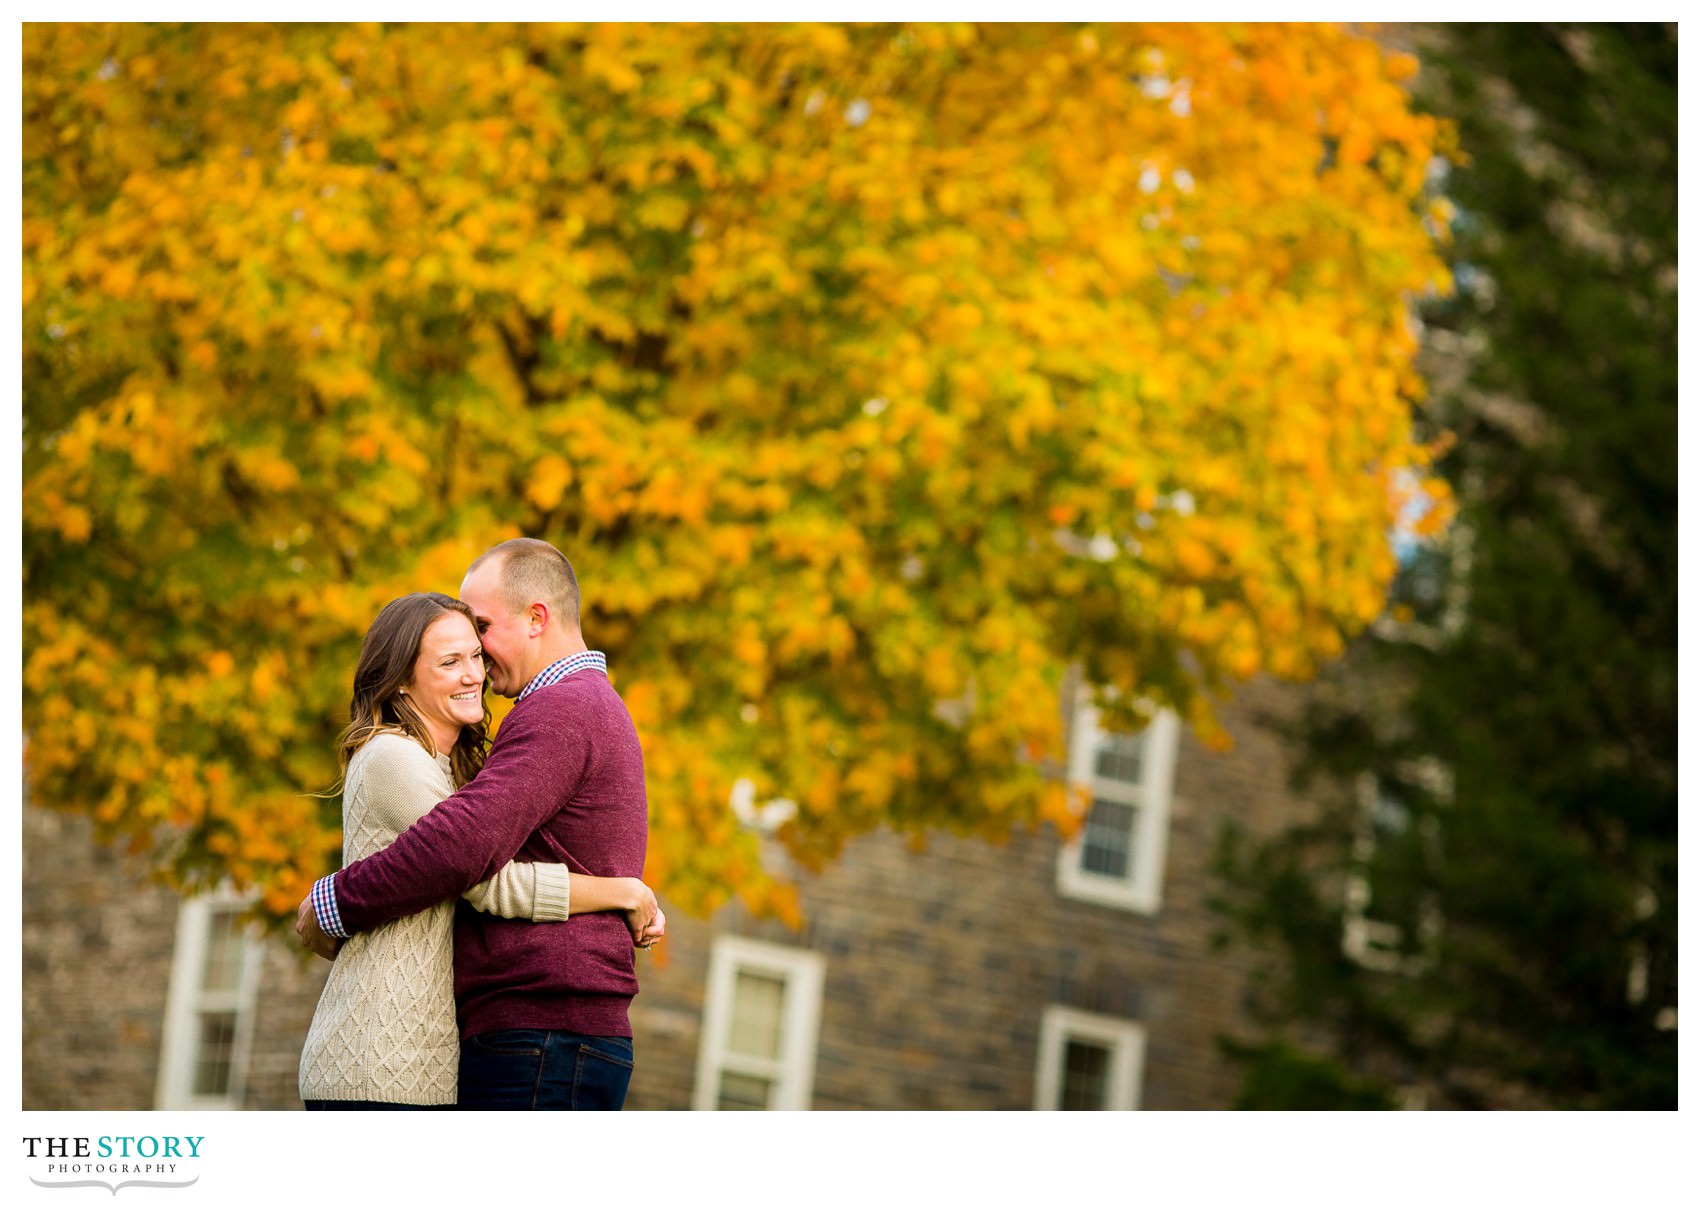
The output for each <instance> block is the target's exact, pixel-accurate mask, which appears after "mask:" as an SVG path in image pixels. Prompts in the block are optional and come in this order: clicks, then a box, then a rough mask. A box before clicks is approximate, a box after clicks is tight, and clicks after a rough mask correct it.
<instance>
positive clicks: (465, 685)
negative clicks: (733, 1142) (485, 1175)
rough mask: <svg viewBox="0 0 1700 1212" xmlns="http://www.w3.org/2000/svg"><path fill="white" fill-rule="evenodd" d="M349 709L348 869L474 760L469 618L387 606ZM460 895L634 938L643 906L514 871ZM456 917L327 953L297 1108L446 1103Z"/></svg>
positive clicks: (448, 906) (475, 682) (473, 767)
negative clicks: (596, 924)
mask: <svg viewBox="0 0 1700 1212" xmlns="http://www.w3.org/2000/svg"><path fill="white" fill-rule="evenodd" d="M350 715H351V717H352V718H351V720H350V722H349V725H348V728H347V730H346V731H344V733H343V735H342V739H341V742H340V746H339V753H338V756H339V759H340V763H341V765H342V768H343V790H342V806H343V807H342V811H343V816H342V826H343V843H342V861H343V863H344V864H345V865H346V864H348V863H351V862H353V861H355V860H356V859H360V858H364V857H366V856H367V855H369V854H372V853H375V852H376V851H378V850H381V849H382V848H383V847H385V846H387V845H389V843H390V842H392V841H394V840H395V839H396V837H397V836H399V835H400V833H401V832H402V831H403V830H404V829H406V828H407V827H408V826H409V825H411V824H413V822H414V821H416V820H418V819H419V818H420V817H421V816H423V815H425V813H427V812H429V811H430V810H431V809H432V808H433V807H434V806H435V805H436V804H437V802H438V801H439V800H442V799H446V798H447V797H448V796H449V795H450V794H451V793H452V792H453V790H454V788H456V787H459V786H460V785H461V784H463V783H465V782H466V781H467V780H468V779H470V778H471V777H472V776H473V775H475V774H477V773H478V770H479V768H480V767H481V766H482V765H483V762H484V755H485V751H486V749H487V747H488V740H487V736H486V730H487V727H488V722H489V715H488V713H487V712H486V710H485V707H484V655H483V650H482V648H481V647H480V646H479V642H478V629H477V627H476V626H475V624H474V622H473V615H472V611H471V609H470V608H468V607H467V606H466V604H465V603H463V602H459V601H456V600H455V599H454V598H451V597H448V596H447V595H445V594H440V593H413V594H408V595H407V596H406V597H403V598H397V599H396V600H395V601H393V602H391V603H390V604H389V605H388V606H385V607H384V609H383V610H382V611H380V612H379V614H378V617H377V618H376V619H375V620H374V621H373V623H372V626H371V628H370V630H368V631H367V633H366V638H365V641H364V643H363V644H362V645H361V649H360V661H359V663H358V665H357V666H356V668H355V671H354V697H353V701H352V704H351V707H350ZM465 899H466V900H467V902H468V903H470V904H471V905H472V906H473V908H475V909H478V910H480V911H482V912H485V913H493V914H497V915H499V916H502V917H524V918H531V919H532V920H535V921H564V920H566V917H567V910H568V906H569V904H570V905H571V906H572V907H573V909H574V910H575V911H577V912H580V913H587V912H597V911H601V910H619V911H622V912H625V913H626V914H627V920H628V925H630V926H631V927H632V929H633V930H634V933H635V932H637V931H638V930H639V929H640V928H641V925H642V922H646V921H647V920H648V913H647V908H651V907H653V903H654V897H653V894H651V893H650V892H649V889H648V888H646V887H645V886H644V885H643V883H642V881H640V880H634V879H625V878H601V877H597V876H589V875H580V874H574V873H571V872H569V871H568V869H567V867H566V866H565V865H564V864H561V863H520V862H510V863H508V864H507V866H505V867H503V868H502V869H501V870H499V871H498V872H496V874H495V875H493V876H492V877H491V878H490V879H488V880H485V881H484V882H483V883H481V884H478V885H477V886H475V887H473V888H472V889H470V890H468V891H467V892H466V894H465ZM634 905H636V906H638V907H637V908H633V906H634ZM454 912H455V910H454V903H453V902H452V901H445V902H444V903H442V904H440V905H434V906H432V907H431V908H429V909H426V910H424V911H423V912H420V913H416V914H414V915H412V916H411V917H405V918H401V919H399V920H397V921H393V922H390V923H388V924H386V925H384V926H380V927H379V928H378V929H376V930H373V931H370V932H368V933H363V934H359V935H356V936H355V937H354V938H351V939H349V940H348V942H347V943H346V944H345V945H344V946H343V947H342V949H341V950H340V951H339V952H338V953H337V956H336V959H335V960H334V961H333V963H332V967H331V974H330V977H329V979H328V980H327V981H326V982H325V988H324V991H323V993H321V994H320V996H319V1004H318V1008H317V1009H316V1010H315V1011H314V1012H313V1023H312V1026H311V1027H309V1028H308V1031H307V1042H306V1043H305V1044H304V1045H303V1047H302V1049H301V1069H300V1087H301V1098H302V1101H303V1102H305V1103H306V1105H307V1109H308V1110H310V1111H320V1110H425V1109H439V1110H448V1109H451V1108H453V1106H454V1103H455V1097H456V1090H455V1084H456V1083H455V1078H456V1070H457V1068H458V1066H459V1057H460V1039H459V1033H458V1031H457V1029H456V1025H455V1000H454V966H453V950H454ZM640 918H641V919H642V921H640V920H639V919H640Z"/></svg>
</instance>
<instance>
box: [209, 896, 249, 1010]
mask: <svg viewBox="0 0 1700 1212" xmlns="http://www.w3.org/2000/svg"><path fill="white" fill-rule="evenodd" d="M242 943H243V937H242V929H241V925H240V917H239V915H238V914H237V912H236V911H235V910H234V909H217V910H214V911H213V912H212V913H211V914H210V915H209V916H208V918H207V958H206V963H205V965H204V966H203V967H202V968H201V988H202V989H203V990H204V991H206V992H208V993H234V992H236V989H237V987H238V986H239V985H240V984H241V982H242V951H243V947H242Z"/></svg>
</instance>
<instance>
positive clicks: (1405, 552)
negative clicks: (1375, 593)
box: [1388, 543, 1451, 624]
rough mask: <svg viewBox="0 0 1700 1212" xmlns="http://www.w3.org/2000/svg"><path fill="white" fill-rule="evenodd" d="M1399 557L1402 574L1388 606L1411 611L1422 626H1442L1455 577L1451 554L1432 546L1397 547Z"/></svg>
mask: <svg viewBox="0 0 1700 1212" xmlns="http://www.w3.org/2000/svg"><path fill="white" fill-rule="evenodd" d="M1396 553H1397V554H1398V556H1399V570H1398V571H1397V572H1396V573H1395V574H1394V576H1393V585H1392V587H1391V589H1390V591H1389V593H1388V603H1389V604H1390V605H1392V606H1395V607H1399V606H1403V607H1405V608H1407V609H1408V610H1410V612H1411V617H1412V618H1413V619H1415V620H1416V621H1417V622H1419V623H1430V624H1432V623H1437V622H1439V620H1440V618H1441V615H1442V614H1444V613H1445V608H1446V585H1447V581H1448V580H1449V579H1450V577H1451V567H1450V565H1451V559H1450V557H1449V555H1448V553H1447V552H1446V551H1444V550H1442V549H1440V548H1438V547H1435V546H1434V545H1433V544H1430V543H1415V544H1411V543H1406V544H1402V545H1396Z"/></svg>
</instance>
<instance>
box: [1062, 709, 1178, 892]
mask: <svg viewBox="0 0 1700 1212" xmlns="http://www.w3.org/2000/svg"><path fill="white" fill-rule="evenodd" d="M1098 719H1099V712H1098V708H1097V706H1096V705H1095V704H1094V703H1093V702H1092V694H1091V691H1090V690H1089V689H1087V688H1084V687H1083V688H1082V689H1081V691H1080V693H1079V695H1078V696H1077V698H1076V702H1075V709H1074V727H1073V729H1072V733H1071V735H1070V738H1069V753H1068V781H1069V783H1070V785H1071V786H1072V787H1074V788H1077V789H1079V790H1082V791H1084V792H1085V793H1086V794H1087V795H1089V796H1091V795H1094V794H1095V793H1096V788H1097V786H1098V782H1099V780H1098V779H1097V778H1096V777H1095V775H1094V771H1093V762H1094V758H1095V756H1096V752H1097V747H1098V738H1099V737H1100V736H1102V735H1103V730H1102V729H1101V728H1100V727H1099V726H1098ZM1144 735H1145V736H1146V743H1145V752H1144V754H1143V756H1142V759H1141V760H1142V762H1143V764H1144V769H1143V772H1142V778H1141V780H1140V784H1139V791H1138V793H1137V797H1136V799H1135V801H1134V808H1135V813H1136V820H1135V824H1134V837H1133V870H1132V871H1131V872H1129V874H1128V875H1127V876H1126V877H1125V878H1121V879H1118V878H1115V877H1112V876H1107V875H1101V874H1099V873H1097V872H1095V871H1087V870H1084V869H1083V868H1082V867H1081V865H1080V860H1081V854H1082V851H1083V849H1084V845H1085V831H1084V828H1082V831H1081V832H1080V833H1077V834H1075V836H1074V837H1073V838H1071V839H1070V840H1069V841H1067V842H1066V843H1064V844H1063V847H1062V850H1061V852H1060V853H1059V854H1058V855H1057V890H1058V891H1059V892H1061V893H1062V894H1063V895H1064V896H1067V897H1072V898H1073V899H1075V900H1080V901H1090V902H1092V903H1093V904H1098V905H1108V906H1110V907H1111V908H1115V909H1125V910H1127V911H1129V912H1131V913H1146V914H1152V913H1156V912H1157V911H1158V909H1159V908H1161V907H1162V903H1163V865H1164V862H1165V860H1166V858H1167V853H1168V844H1169V807H1170V803H1171V801H1172V800H1173V798H1174V779H1175V756H1176V751H1177V750H1178V749H1179V748H1180V719H1179V717H1177V716H1176V715H1175V713H1174V712H1172V711H1167V710H1163V711H1159V712H1157V713H1156V715H1155V716H1154V717H1153V718H1152V720H1151V724H1150V726H1149V727H1148V728H1147V729H1146V730H1145V734H1144ZM1110 788H1113V798H1115V799H1117V800H1121V799H1123V798H1124V797H1125V795H1126V794H1127V792H1126V788H1127V784H1125V783H1114V784H1108V785H1107V787H1106V789H1107V790H1108V789H1110ZM1104 798H1112V797H1111V796H1109V795H1106V796H1105V797H1104Z"/></svg>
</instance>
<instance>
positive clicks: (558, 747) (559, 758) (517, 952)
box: [296, 539, 666, 1110]
mask: <svg viewBox="0 0 1700 1212" xmlns="http://www.w3.org/2000/svg"><path fill="white" fill-rule="evenodd" d="M460 596H461V600H462V601H464V602H465V603H466V604H467V605H468V606H470V607H472V611H473V614H474V616H475V618H476V619H477V623H478V631H479V635H480V640H481V642H482V644H483V648H484V664H485V669H486V671H487V673H488V677H489V682H490V688H491V689H492V690H494V691H495V692H496V693H497V694H500V695H504V696H506V697H508V698H512V699H515V700H516V701H515V703H514V706H513V709H512V710H511V711H510V712H509V713H508V716H507V718H506V719H505V720H504V721H503V722H502V726H501V728H500V730H499V732H498V735H497V737H496V740H495V742H494V743H493V744H492V745H491V747H490V755H489V758H488V759H487V760H486V762H485V764H484V769H483V770H482V771H480V772H479V774H478V775H477V776H476V777H475V778H473V779H472V780H471V781H469V782H468V783H467V784H466V785H465V786H463V787H462V788H461V789H460V790H459V791H457V792H456V793H455V794H454V795H453V796H451V797H450V798H448V799H446V800H444V801H443V802H442V803H440V804H438V805H437V806H436V807H435V808H433V809H432V810H431V811H430V812H429V813H427V814H426V815H425V816H424V817H422V818H420V820H419V821H418V822H417V823H415V824H414V825H413V827H412V828H410V829H408V830H407V831H406V832H404V833H403V834H402V835H401V836H400V837H398V838H397V839H396V840H395V841H394V842H392V843H391V844H390V845H389V846H388V847H387V848H386V849H384V850H382V851H380V852H379V853H377V854H375V855H372V856H370V857H369V858H365V859H362V860H360V861H358V862H355V863H351V864H350V865H349V866H348V867H346V868H344V869H343V870H342V871H340V872H338V873H336V874H335V875H330V876H326V877H325V878H324V879H322V880H320V881H319V882H318V883H317V884H315V885H314V886H313V891H312V893H311V895H309V896H308V898H307V899H306V900H304V901H302V902H301V909H300V912H299V913H298V914H297V917H296V931H297V933H298V934H300V936H301V939H302V941H303V943H305V944H306V945H307V946H308V947H310V948H312V949H313V950H315V951H317V952H318V953H319V954H321V955H324V954H330V953H334V950H335V947H336V946H337V945H339V944H337V943H336V942H334V941H333V940H336V939H342V938H347V937H349V936H351V935H353V934H356V933H359V932H361V931H364V930H371V929H373V928H374V927H377V926H380V925H382V924H383V923H385V922H387V921H391V920H393V919H395V918H398V917H403V916H405V915H407V914H410V913H416V912H418V911H419V910H421V909H424V908H426V907H427V906H430V905H435V904H437V903H439V902H441V901H444V900H449V899H451V898H455V897H459V896H460V894H461V893H462V892H464V891H465V890H466V889H468V888H470V887H472V886H473V885H474V884H476V883H478V882H479V881H480V880H483V879H485V878H486V877H488V876H489V875H490V874H491V873H493V872H494V871H495V870H496V869H497V868H499V867H500V866H501V865H502V864H503V863H505V862H507V861H508V860H509V859H511V858H515V857H519V858H523V859H526V860H529V861H532V862H554V863H566V864H567V865H568V867H569V868H570V869H571V870H572V871H573V872H575V873H576V872H582V873H585V874H590V875H598V876H632V877H634V878H635V877H638V876H641V875H642V873H643V861H644V851H645V847H646V845H647V842H648V820H649V814H648V801H647V798H646V795H645V792H644V780H643V753H642V751H641V749H640V748H639V745H638V738H637V731H636V729H635V728H634V727H633V726H632V720H631V716H630V715H629V714H628V713H627V711H626V707H625V704H624V703H623V702H622V701H621V700H620V696H619V695H618V694H616V693H615V692H614V689H613V687H612V686H611V685H610V684H609V682H608V677H607V663H606V658H605V657H604V656H603V654H602V653H600V652H594V651H591V650H589V649H588V648H587V647H586V645H585V642H584V636H583V633H582V631H581V629H580V623H579V593H578V579H577V578H576V577H575V576H574V575H573V569H572V565H571V564H569V563H568V562H567V559H566V557H565V556H563V555H562V554H561V553H560V552H559V551H557V550H555V548H554V547H552V546H550V545H549V544H548V543H545V542H542V541H541V540H538V539H511V540H509V541H508V542H506V543H500V544H497V545H496V546H495V547H493V548H491V549H490V550H489V551H487V552H485V553H484V554H483V555H481V556H479V557H478V559H477V560H475V561H473V563H472V566H471V567H470V568H468V569H467V572H466V578H465V580H463V581H462V582H461V587H460ZM594 907H595V908H619V909H622V910H624V911H625V914H624V916H622V914H620V913H606V912H588V913H587V912H584V911H583V910H582V909H581V907H580V905H579V904H577V903H575V904H573V905H571V909H572V910H573V915H572V916H571V917H570V918H569V919H568V920H567V921H565V922H556V923H538V922H530V921H523V920H518V919H506V918H497V917H492V916H489V915H487V914H482V913H478V912H477V911H475V910H473V909H472V908H471V907H470V906H468V905H466V904H465V903H464V902H460V903H459V904H457V906H456V910H455V915H456V916H455V948H454V967H455V1004H456V1009H457V1013H458V1016H459V1019H460V1029H461V1052H460V1074H459V1084H460V1103H459V1105H460V1106H461V1107H463V1108H467V1109H508V1110H513V1109H528V1108H530V1109H572V1110H618V1109H619V1108H620V1107H621V1105H623V1103H624V1101H625V1095H626V1087H627V1085H628V1084H629V1082H630V1080H631V1069H632V1042H631V1034H632V1032H631V1023H630V1019H629V1015H628V1010H629V1007H630V1005H631V1000H632V998H633V997H634V996H635V995H636V993H637V989H638V985H637V974H636V971H635V964H634V959H635V952H634V950H633V943H634V941H636V942H637V943H638V944H639V945H644V946H647V945H652V944H653V942H654V941H655V940H656V939H658V938H660V937H661V936H662V935H663V933H664V932H665V930H666V919H665V917H664V916H663V915H662V914H661V912H660V910H659V908H658V907H656V906H655V905H654V903H653V899H652V898H650V899H648V900H647V902H641V901H640V902H637V903H634V904H632V905H620V906H611V905H596V906H594ZM628 919H630V928H629V929H628Z"/></svg>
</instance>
